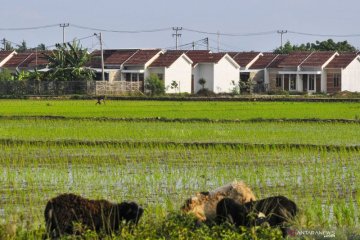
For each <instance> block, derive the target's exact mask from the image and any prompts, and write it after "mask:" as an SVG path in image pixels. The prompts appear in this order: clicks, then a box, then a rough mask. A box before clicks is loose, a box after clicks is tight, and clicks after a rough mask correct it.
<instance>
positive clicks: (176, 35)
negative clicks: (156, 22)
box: [172, 27, 182, 50]
mask: <svg viewBox="0 0 360 240" xmlns="http://www.w3.org/2000/svg"><path fill="white" fill-rule="evenodd" d="M172 29H173V30H174V31H175V33H173V35H172V36H173V37H175V38H176V50H178V46H179V39H178V38H179V37H181V33H178V32H179V31H181V30H182V27H173V28H172Z"/></svg>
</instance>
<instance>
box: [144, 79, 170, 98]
mask: <svg viewBox="0 0 360 240" xmlns="http://www.w3.org/2000/svg"><path fill="white" fill-rule="evenodd" d="M145 89H146V90H149V91H150V95H151V96H154V95H161V94H164V93H165V84H164V81H162V80H160V79H159V77H158V75H157V74H154V73H152V74H150V77H149V78H148V79H146V83H145Z"/></svg>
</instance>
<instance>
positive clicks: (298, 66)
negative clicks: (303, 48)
mask: <svg viewBox="0 0 360 240" xmlns="http://www.w3.org/2000/svg"><path fill="white" fill-rule="evenodd" d="M315 52H316V51H312V52H311V53H310V54H309V56H307V57H306V58H305V59H304V60H303V61H302V62H301V63H300V64H299V65H298V66H297V67H300V66H301V65H302V64H303V63H304V62H305V61H306V60H307V59H308V58H309V57H310V56H312V55H313V54H314V53H315Z"/></svg>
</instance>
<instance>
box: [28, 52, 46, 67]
mask: <svg viewBox="0 0 360 240" xmlns="http://www.w3.org/2000/svg"><path fill="white" fill-rule="evenodd" d="M51 52H52V51H41V52H37V53H36V52H35V53H33V54H32V55H31V56H30V58H29V61H26V63H27V66H25V65H24V64H22V65H21V66H22V67H36V66H46V65H48V64H49V61H48V59H47V56H46V55H50V54H51Z"/></svg>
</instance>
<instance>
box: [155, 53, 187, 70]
mask: <svg viewBox="0 0 360 240" xmlns="http://www.w3.org/2000/svg"><path fill="white" fill-rule="evenodd" d="M182 54H184V52H183V51H166V52H165V53H164V54H161V55H160V56H159V57H158V58H157V59H156V60H155V61H154V62H153V63H152V64H151V65H150V67H170V66H171V64H173V63H174V62H175V61H176V60H177V59H178V58H179V57H180V56H181V55H182Z"/></svg>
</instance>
